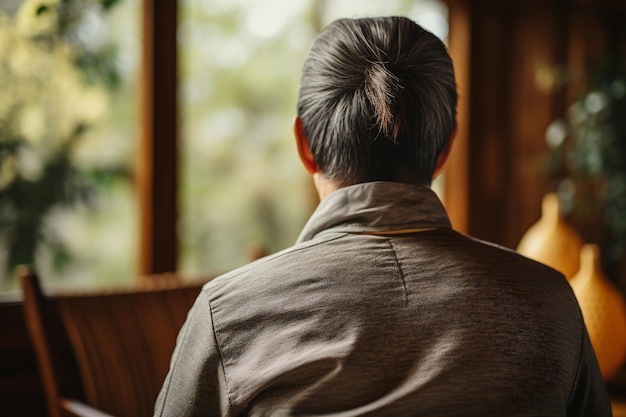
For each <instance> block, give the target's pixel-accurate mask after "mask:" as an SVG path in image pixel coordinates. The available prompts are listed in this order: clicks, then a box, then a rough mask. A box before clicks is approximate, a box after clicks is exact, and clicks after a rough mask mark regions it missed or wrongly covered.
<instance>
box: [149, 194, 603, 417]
mask: <svg viewBox="0 0 626 417" xmlns="http://www.w3.org/2000/svg"><path fill="white" fill-rule="evenodd" d="M610 413H611V412H610V404H609V401H608V398H607V393H606V390H605V387H604V384H603V382H602V379H601V376H600V372H599V369H598V365H597V361H596V358H595V356H594V353H593V350H592V348H591V345H590V342H589V338H588V336H587V333H586V329H585V326H584V324H583V319H582V316H581V313H580V310H579V307H578V304H577V302H576V299H575V297H574V295H573V293H572V291H571V289H570V287H569V284H568V283H567V281H566V280H565V278H564V277H563V276H562V275H561V274H559V273H557V272H556V271H554V270H552V269H550V268H548V267H546V266H544V265H542V264H539V263H536V262H534V261H531V260H528V259H526V258H524V257H522V256H520V255H518V254H517V253H515V252H513V251H510V250H507V249H504V248H501V247H497V246H495V245H492V244H489V243H485V242H481V241H479V240H476V239H473V238H471V237H468V236H465V235H462V234H460V233H457V232H455V231H454V230H452V229H451V227H450V223H449V221H448V218H447V215H446V212H445V210H444V209H443V207H442V205H441V203H440V202H439V200H438V198H437V196H436V195H435V194H434V193H433V192H432V191H431V190H430V189H429V188H427V187H417V186H409V185H403V184H399V183H388V182H374V183H365V184H359V185H355V186H350V187H344V188H340V189H339V190H337V191H335V192H333V193H331V194H330V195H329V196H327V197H326V198H325V199H324V200H323V201H322V202H321V203H320V205H319V206H318V208H317V210H316V211H315V212H314V213H313V215H312V217H311V218H310V220H309V221H308V223H307V224H306V226H305V227H304V230H303V231H302V233H301V235H300V237H299V238H298V242H297V243H296V244H295V245H294V246H293V247H291V248H288V249H286V250H284V251H282V252H279V253H277V254H275V255H273V256H269V257H267V258H263V259H261V260H259V261H257V262H254V263H252V264H249V265H247V266H245V267H243V268H240V269H237V270H234V271H232V272H230V273H228V274H225V275H223V276H220V277H218V278H216V279H214V280H212V281H211V282H209V283H207V284H206V285H205V287H204V289H203V290H202V292H201V294H200V295H199V297H198V299H197V300H196V303H195V305H194V306H193V308H192V309H191V311H190V313H189V316H188V319H187V321H186V323H185V325H184V326H183V328H182V330H181V332H180V335H179V337H178V340H177V347H176V349H175V352H174V355H173V357H172V362H171V368H170V371H169V374H168V376H167V378H166V380H165V383H164V385H163V388H162V390H161V393H160V395H159V398H158V400H157V404H156V408H155V415H157V416H177V417H179V416H345V417H348V416H596V417H597V416H608V415H610Z"/></svg>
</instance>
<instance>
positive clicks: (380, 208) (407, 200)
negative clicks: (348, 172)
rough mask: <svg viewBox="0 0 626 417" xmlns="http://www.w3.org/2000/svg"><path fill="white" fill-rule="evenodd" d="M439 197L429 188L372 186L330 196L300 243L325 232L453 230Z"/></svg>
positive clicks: (318, 208) (376, 184) (310, 221)
mask: <svg viewBox="0 0 626 417" xmlns="http://www.w3.org/2000/svg"><path fill="white" fill-rule="evenodd" d="M450 227H451V226H450V221H449V220H448V216H447V214H446V211H445V209H444V208H443V205H442V204H441V202H440V201H439V198H438V197H437V195H436V194H435V193H434V192H433V191H432V190H431V189H430V188H428V187H426V186H415V185H408V184H402V183H396V182H368V183H363V184H357V185H352V186H348V187H342V188H339V189H338V190H336V191H334V192H332V193H330V194H329V195H328V196H327V197H326V198H325V199H324V200H322V202H320V204H319V206H318V207H317V209H316V210H315V212H314V213H313V214H312V215H311V218H310V219H309V221H308V222H307V224H306V225H305V226H304V229H303V230H302V232H301V233H300V236H299V237H298V240H297V242H298V243H300V242H304V241H307V240H310V239H312V238H314V237H315V236H316V235H318V234H319V233H322V232H325V231H332V232H345V233H367V232H371V233H380V232H388V233H389V232H391V233H393V232H394V231H401V230H411V229H426V228H450Z"/></svg>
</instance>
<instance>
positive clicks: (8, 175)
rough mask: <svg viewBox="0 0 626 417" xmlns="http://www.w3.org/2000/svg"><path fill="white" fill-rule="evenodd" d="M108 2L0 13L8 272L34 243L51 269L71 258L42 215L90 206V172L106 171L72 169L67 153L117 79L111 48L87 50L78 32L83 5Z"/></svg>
mask: <svg viewBox="0 0 626 417" xmlns="http://www.w3.org/2000/svg"><path fill="white" fill-rule="evenodd" d="M101 3H102V4H101ZM115 3H116V1H102V2H101V1H96V0H92V1H87V0H27V1H25V2H23V3H22V5H21V7H20V9H19V10H18V12H17V14H16V16H15V18H14V19H10V18H9V17H7V16H5V15H3V14H2V13H1V12H0V51H2V55H0V91H3V94H2V96H0V247H2V248H4V250H5V251H6V252H7V253H8V260H7V264H6V267H7V269H8V271H7V272H9V275H10V271H12V270H13V268H14V267H15V266H16V265H19V264H34V263H35V258H36V256H35V255H36V253H37V250H38V248H39V247H40V246H41V245H46V246H47V247H48V248H49V249H50V251H51V252H52V254H53V264H54V265H55V266H56V267H59V268H60V267H62V266H63V265H65V264H66V263H67V262H68V261H69V260H70V259H71V255H70V254H69V253H68V251H67V250H66V248H65V247H64V245H63V242H62V240H61V239H60V238H59V236H57V235H56V234H55V233H54V232H53V231H52V230H50V229H49V228H48V227H47V225H46V218H47V216H48V215H49V214H50V213H51V211H52V210H54V209H55V208H56V207H60V206H69V205H75V204H83V205H86V206H89V204H90V202H91V201H93V199H94V198H95V195H96V186H95V183H94V180H93V178H94V177H97V176H98V175H101V176H102V175H105V176H106V175H107V174H106V173H105V174H94V172H89V171H88V170H85V169H79V168H78V167H77V166H76V164H75V162H74V153H75V149H76V147H77V145H78V144H79V142H80V141H81V139H82V138H83V136H84V134H85V133H86V132H87V131H88V130H89V129H90V127H91V126H92V125H94V124H95V123H97V122H98V120H99V119H100V118H101V117H102V114H103V112H104V109H105V108H106V102H107V100H108V94H109V93H108V90H107V89H110V88H111V87H114V86H116V85H117V84H118V75H117V73H116V70H115V67H114V65H113V64H112V60H113V59H114V56H115V50H114V48H112V47H110V46H106V47H104V48H100V49H96V50H94V49H93V48H92V47H90V45H87V44H86V43H85V42H84V40H81V38H80V36H79V35H78V31H79V27H80V24H81V20H80V19H81V16H82V15H83V11H84V10H85V9H86V8H92V9H93V8H94V7H96V8H104V9H108V8H110V7H111V6H112V5H113V4H115ZM100 4H101V5H100Z"/></svg>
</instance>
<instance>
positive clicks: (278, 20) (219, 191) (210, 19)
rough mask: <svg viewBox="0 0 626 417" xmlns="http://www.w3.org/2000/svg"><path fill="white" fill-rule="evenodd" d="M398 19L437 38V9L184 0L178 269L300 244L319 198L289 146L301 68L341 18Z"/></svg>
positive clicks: (435, 4) (442, 23)
mask: <svg viewBox="0 0 626 417" xmlns="http://www.w3.org/2000/svg"><path fill="white" fill-rule="evenodd" d="M392 14H396V15H397V14H400V15H406V16H409V17H411V18H413V19H415V20H416V21H418V22H420V23H421V24H423V25H424V26H426V27H427V28H429V29H430V30H431V31H433V32H434V33H435V34H437V35H438V36H439V37H441V38H443V39H445V38H446V35H447V29H448V27H447V11H446V8H445V6H444V4H443V3H442V2H439V1H425V0H422V1H415V0H388V1H385V2H380V1H377V0H370V1H359V2H354V1H351V0H341V1H338V0H333V1H313V0H266V1H261V2H259V1H254V0H237V1H235V0H209V1H206V0H203V1H196V0H185V1H182V2H181V3H180V18H179V22H180V25H179V33H178V40H179V56H180V77H181V78H180V83H179V85H180V93H181V100H180V103H181V124H182V141H181V143H182V149H181V160H182V171H181V199H180V201H181V212H182V216H181V219H180V228H179V236H180V244H181V251H180V252H181V257H180V258H181V262H180V264H181V265H180V267H181V269H182V270H184V271H187V272H193V273H199V272H203V271H221V270H227V269H231V268H233V267H236V266H239V265H242V264H244V263H246V262H247V261H249V259H250V257H251V256H253V254H254V253H256V252H258V251H259V250H261V251H262V252H266V253H272V252H275V251H277V250H280V249H282V248H285V247H287V246H290V245H291V244H293V243H294V241H295V240H296V237H297V235H298V233H299V232H300V230H301V228H302V226H303V225H304V223H305V221H306V219H307V218H308V216H309V214H310V213H311V212H312V210H313V209H314V207H315V205H316V203H317V196H316V195H315V192H314V189H313V187H312V185H311V184H310V182H309V181H310V180H309V178H308V176H307V175H306V174H305V171H304V169H303V168H302V167H301V166H300V162H299V160H298V157H297V152H296V148H295V143H294V141H293V138H292V123H293V118H294V116H295V112H296V100H297V91H298V79H299V76H300V68H301V66H302V63H303V61H304V57H305V54H306V52H307V51H308V48H309V46H310V44H311V42H312V41H313V39H314V38H315V36H316V34H317V32H318V31H319V30H320V29H321V28H322V27H323V26H325V25H326V24H328V23H330V22H331V21H332V20H335V19H336V18H339V17H358V16H368V15H369V16H372V15H392Z"/></svg>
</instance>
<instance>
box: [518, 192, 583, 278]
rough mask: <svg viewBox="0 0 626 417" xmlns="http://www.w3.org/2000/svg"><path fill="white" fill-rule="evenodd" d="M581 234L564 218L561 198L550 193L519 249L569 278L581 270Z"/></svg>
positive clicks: (521, 241)
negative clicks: (561, 210)
mask: <svg viewBox="0 0 626 417" xmlns="http://www.w3.org/2000/svg"><path fill="white" fill-rule="evenodd" d="M582 246H583V241H582V239H581V237H580V235H579V234H578V233H577V232H576V230H574V228H572V227H571V226H570V225H569V224H567V223H566V222H565V220H563V218H562V217H561V213H560V204H559V198H558V197H557V195H556V194H554V193H549V194H546V196H545V197H544V198H543V201H542V204H541V218H540V219H539V221H538V222H537V223H535V224H534V225H532V226H531V227H530V229H528V231H527V232H526V233H525V234H524V236H522V239H521V240H520V242H519V245H518V246H517V251H518V252H519V253H521V254H522V255H524V256H526V257H528V258H531V259H534V260H536V261H539V262H541V263H544V264H546V265H548V266H550V267H552V268H554V269H556V270H557V271H559V272H561V273H562V274H563V275H565V277H566V278H567V279H568V280H569V279H571V278H572V277H573V276H574V274H576V272H577V271H578V268H579V256H580V255H579V254H580V248H581V247H582Z"/></svg>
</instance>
